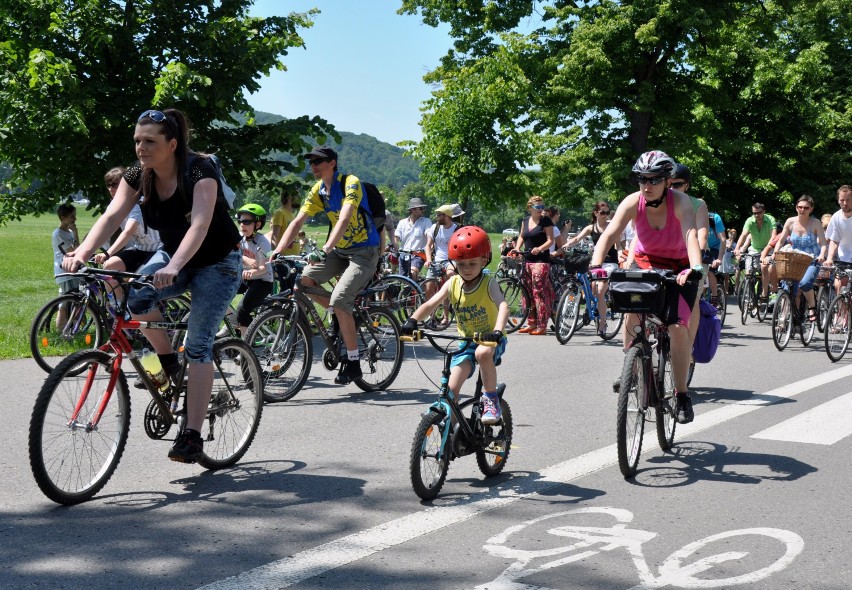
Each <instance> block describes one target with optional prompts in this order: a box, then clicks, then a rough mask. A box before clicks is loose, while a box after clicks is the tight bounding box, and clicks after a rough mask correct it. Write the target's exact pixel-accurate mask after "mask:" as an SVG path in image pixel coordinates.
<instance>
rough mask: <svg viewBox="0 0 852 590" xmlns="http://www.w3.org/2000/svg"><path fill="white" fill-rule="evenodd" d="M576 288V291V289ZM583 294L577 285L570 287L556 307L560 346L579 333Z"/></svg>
mask: <svg viewBox="0 0 852 590" xmlns="http://www.w3.org/2000/svg"><path fill="white" fill-rule="evenodd" d="M575 287H576V289H575ZM582 299H583V294H582V293H581V292H580V291H579V285H577V284H576V283H574V284H572V285H569V286H568V288H566V289H565V292H564V293H562V297H560V298H559V303H558V304H557V306H556V340H557V341H558V342H559V344H567V343H568V341H569V340H571V336H573V335H574V332H576V331H577V324H579V322H580V301H581V300H582Z"/></svg>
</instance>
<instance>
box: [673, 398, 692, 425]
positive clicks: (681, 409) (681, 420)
mask: <svg viewBox="0 0 852 590" xmlns="http://www.w3.org/2000/svg"><path fill="white" fill-rule="evenodd" d="M694 419H695V412H693V411H692V398H690V397H689V394H688V393H678V394H677V422H678V424H689V423H690V422H692V421H693V420H694Z"/></svg>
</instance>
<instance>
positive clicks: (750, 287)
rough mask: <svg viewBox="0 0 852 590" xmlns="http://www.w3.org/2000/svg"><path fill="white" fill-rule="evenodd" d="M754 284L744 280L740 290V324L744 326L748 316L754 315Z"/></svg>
mask: <svg viewBox="0 0 852 590" xmlns="http://www.w3.org/2000/svg"><path fill="white" fill-rule="evenodd" d="M755 303H756V301H755V300H754V283H753V282H752V281H751V280H750V279H746V281H745V283H744V284H743V286H742V288H741V289H740V323H741V324H742V325H743V326H745V325H746V320H748V316H750V315H751V316H753V315H754V304H755Z"/></svg>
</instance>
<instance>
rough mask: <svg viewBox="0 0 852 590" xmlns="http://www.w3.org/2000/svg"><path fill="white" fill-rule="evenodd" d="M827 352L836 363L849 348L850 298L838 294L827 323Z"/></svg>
mask: <svg viewBox="0 0 852 590" xmlns="http://www.w3.org/2000/svg"><path fill="white" fill-rule="evenodd" d="M824 336H825V354H827V355H828V358H830V359H831V362H833V363H836V362H837V361H839V360H840V359H842V358H843V355H844V354H846V349H847V348H849V298H848V297H846V296H845V295H838V296H837V299H835V300H834V302H833V303H832V304H831V306H830V307H829V308H828V318H827V319H826V323H825V333H824Z"/></svg>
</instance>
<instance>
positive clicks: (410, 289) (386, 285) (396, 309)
mask: <svg viewBox="0 0 852 590" xmlns="http://www.w3.org/2000/svg"><path fill="white" fill-rule="evenodd" d="M371 287H372V288H382V289H384V290H383V291H382V292H379V293H377V294H376V297H375V299H376V301H377V302H379V303H380V304H381V305H383V306H385V307H387V308H388V309H390V310H391V311H392V312H393V313H394V315H395V316H396V318H397V320H399V321H400V322H404V321H405V320H407V319H408V318H409V317H411V314H413V313H414V312H415V311H416V310H417V308H418V307H420V306H421V305H422V304H423V302H424V301H425V297H424V295H423V289H422V288H421V287H420V285H418V284H417V282H415V281H414V280H413V279H410V278H408V277H406V276H403V275H387V276H386V277H384V278H382V279H380V280H379V281H377V282H376V283H374V284H373V285H371Z"/></svg>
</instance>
